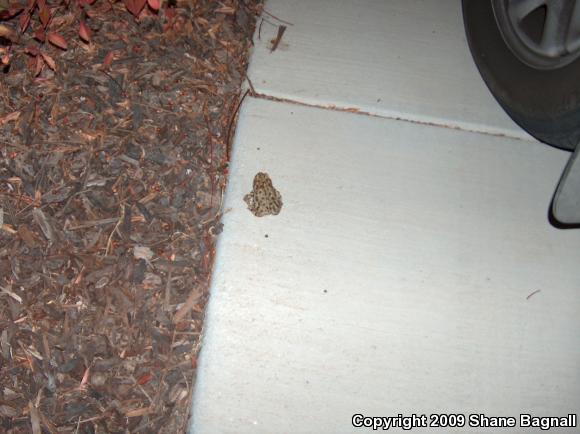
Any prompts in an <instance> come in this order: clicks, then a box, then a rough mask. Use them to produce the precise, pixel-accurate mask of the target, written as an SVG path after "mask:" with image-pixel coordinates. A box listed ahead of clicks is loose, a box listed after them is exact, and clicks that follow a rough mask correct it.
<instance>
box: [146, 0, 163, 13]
mask: <svg viewBox="0 0 580 434" xmlns="http://www.w3.org/2000/svg"><path fill="white" fill-rule="evenodd" d="M147 3H148V4H149V7H150V8H151V9H153V10H154V11H158V10H159V8H160V7H161V3H160V2H159V0H147Z"/></svg>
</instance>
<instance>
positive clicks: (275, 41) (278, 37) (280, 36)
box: [270, 26, 286, 53]
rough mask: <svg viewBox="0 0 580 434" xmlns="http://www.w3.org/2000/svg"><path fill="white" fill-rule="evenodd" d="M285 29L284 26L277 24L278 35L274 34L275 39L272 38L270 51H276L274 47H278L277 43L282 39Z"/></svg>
mask: <svg viewBox="0 0 580 434" xmlns="http://www.w3.org/2000/svg"><path fill="white" fill-rule="evenodd" d="M285 31H286V26H278V35H276V39H275V40H274V44H272V48H271V49H270V53H273V52H274V51H276V48H278V44H280V41H281V40H282V36H283V35H284V32H285Z"/></svg>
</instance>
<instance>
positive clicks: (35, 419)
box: [28, 401, 42, 434]
mask: <svg viewBox="0 0 580 434" xmlns="http://www.w3.org/2000/svg"><path fill="white" fill-rule="evenodd" d="M28 409H29V410H30V424H31V425H32V434H42V430H41V429H40V416H39V415H38V409H37V408H36V406H35V405H34V403H33V402H32V401H30V402H29V403H28Z"/></svg>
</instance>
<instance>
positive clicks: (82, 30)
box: [79, 20, 91, 42]
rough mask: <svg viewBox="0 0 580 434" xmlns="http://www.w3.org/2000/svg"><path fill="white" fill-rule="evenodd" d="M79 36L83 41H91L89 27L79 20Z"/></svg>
mask: <svg viewBox="0 0 580 434" xmlns="http://www.w3.org/2000/svg"><path fill="white" fill-rule="evenodd" d="M79 36H80V38H81V39H82V40H83V41H85V42H91V29H89V27H88V26H87V25H86V24H85V22H84V21H83V20H81V23H80V26H79Z"/></svg>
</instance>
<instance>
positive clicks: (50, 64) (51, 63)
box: [40, 52, 56, 71]
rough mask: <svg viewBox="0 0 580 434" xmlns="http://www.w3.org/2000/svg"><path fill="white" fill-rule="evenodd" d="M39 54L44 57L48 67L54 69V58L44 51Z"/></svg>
mask: <svg viewBox="0 0 580 434" xmlns="http://www.w3.org/2000/svg"><path fill="white" fill-rule="evenodd" d="M40 54H42V58H43V59H44V61H45V62H46V64H47V65H48V67H49V68H50V69H52V70H53V71H56V62H55V61H54V59H53V58H52V57H50V56H49V55H48V54H46V53H44V52H41V53H40Z"/></svg>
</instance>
